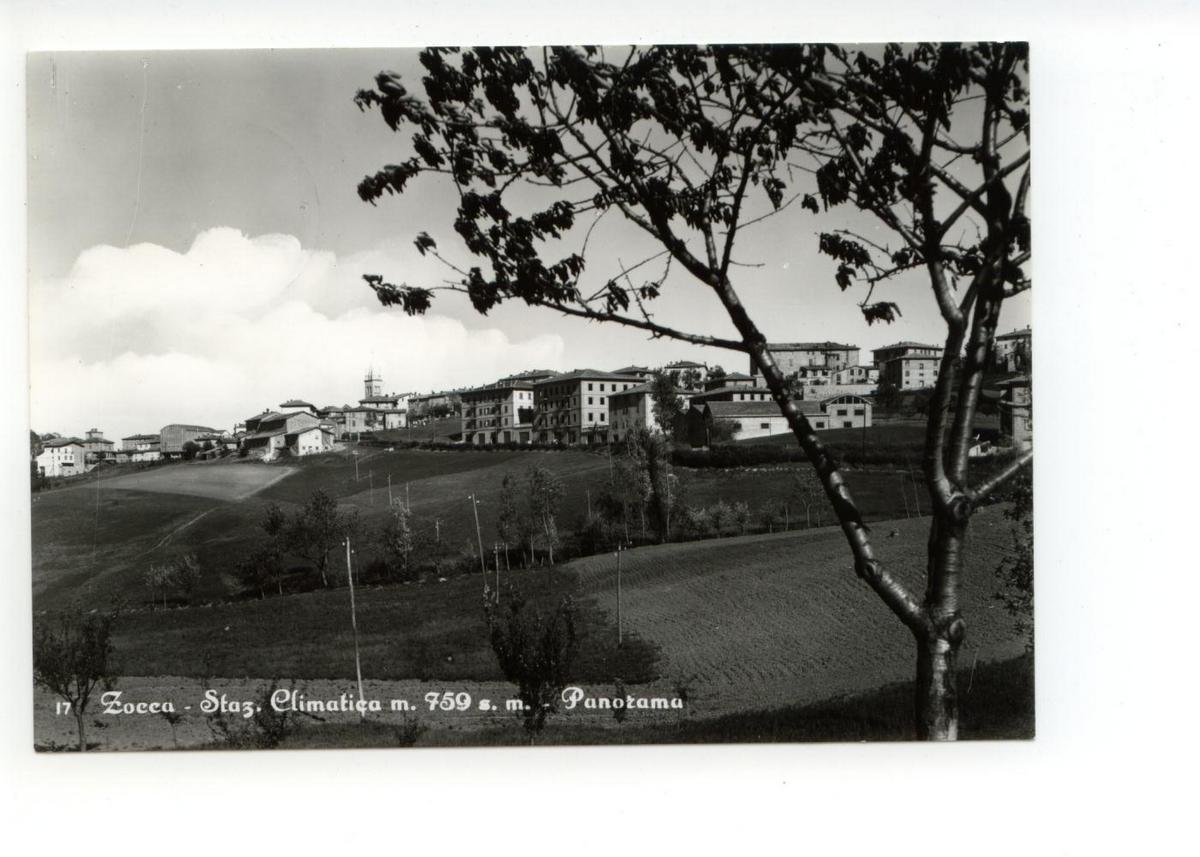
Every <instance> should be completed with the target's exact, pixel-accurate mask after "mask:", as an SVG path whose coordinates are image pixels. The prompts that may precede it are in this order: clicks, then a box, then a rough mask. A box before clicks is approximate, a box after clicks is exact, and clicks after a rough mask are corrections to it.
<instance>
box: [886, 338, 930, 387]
mask: <svg viewBox="0 0 1200 857" xmlns="http://www.w3.org/2000/svg"><path fill="white" fill-rule="evenodd" d="M871 353H872V354H873V355H874V357H875V366H876V368H878V369H879V379H878V381H879V384H880V385H881V386H887V387H891V388H892V389H895V390H924V389H927V388H929V387H932V386H933V385H934V384H935V383H937V376H938V371H939V368H940V366H941V362H942V349H941V347H940V346H937V345H926V344H925V343H922V342H897V343H895V344H894V345H887V346H884V347H883V348H876V349H875V350H874V351H872V352H871Z"/></svg>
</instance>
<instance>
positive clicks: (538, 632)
mask: <svg viewBox="0 0 1200 857" xmlns="http://www.w3.org/2000/svg"><path fill="white" fill-rule="evenodd" d="M484 609H485V611H486V614H487V621H488V631H489V634H490V637H491V643H492V651H493V652H495V654H496V660H497V662H498V663H499V665H500V670H501V672H503V673H504V677H505V678H506V679H508V680H509V681H511V682H512V683H513V684H515V685H516V686H517V698H518V699H520V700H521V703H522V710H521V711H520V716H521V719H522V721H523V723H524V725H525V732H526V734H527V735H528V736H529V743H530V744H532V743H533V742H534V739H535V738H536V736H537V733H538V732H540V731H541V730H542V727H543V726H544V725H545V724H546V718H547V717H548V716H549V715H550V714H553V713H554V712H555V711H557V710H558V702H559V699H560V696H561V694H562V690H563V688H564V687H565V686H566V684H567V682H568V681H569V680H570V672H571V666H572V663H573V662H574V660H575V655H576V653H577V649H578V645H577V643H578V641H577V638H576V633H575V611H574V605H573V604H572V603H571V601H570V599H564V600H563V601H561V602H560V603H559V604H558V606H557V607H554V608H553V609H550V608H541V607H538V606H537V605H536V604H533V603H532V602H530V601H529V600H527V599H526V598H525V597H523V596H522V595H520V594H519V593H514V594H513V596H512V597H511V598H509V599H508V600H506V601H505V602H504V604H503V605H501V604H498V603H497V602H496V601H495V600H494V599H491V598H486V599H484Z"/></svg>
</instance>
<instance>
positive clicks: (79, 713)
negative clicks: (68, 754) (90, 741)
mask: <svg viewBox="0 0 1200 857" xmlns="http://www.w3.org/2000/svg"><path fill="white" fill-rule="evenodd" d="M72 707H73V708H74V709H75V728H76V729H78V730H79V752H80V753H86V752H87V730H86V729H85V728H84V725H83V709H81V708H80V707H79V706H78V705H75V706H72Z"/></svg>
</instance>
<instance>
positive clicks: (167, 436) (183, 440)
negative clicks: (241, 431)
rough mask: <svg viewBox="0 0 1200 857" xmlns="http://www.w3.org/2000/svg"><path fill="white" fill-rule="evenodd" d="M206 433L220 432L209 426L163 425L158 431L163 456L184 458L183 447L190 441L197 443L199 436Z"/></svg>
mask: <svg viewBox="0 0 1200 857" xmlns="http://www.w3.org/2000/svg"><path fill="white" fill-rule="evenodd" d="M206 434H209V435H211V434H219V432H217V430H216V429H214V428H209V427H208V426H193V425H186V424H183V423H172V424H171V425H167V426H163V427H162V430H161V431H159V433H158V436H159V451H160V452H161V453H162V456H163V458H182V457H183V447H184V446H185V445H186V444H188V443H196V440H197V438H199V437H201V436H203V435H206Z"/></svg>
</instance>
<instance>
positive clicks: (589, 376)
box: [537, 369, 642, 387]
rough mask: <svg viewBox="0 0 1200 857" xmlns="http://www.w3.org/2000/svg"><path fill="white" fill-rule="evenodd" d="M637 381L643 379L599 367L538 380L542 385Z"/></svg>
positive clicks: (574, 370)
mask: <svg viewBox="0 0 1200 857" xmlns="http://www.w3.org/2000/svg"><path fill="white" fill-rule="evenodd" d="M579 380H587V381H636V382H638V383H639V384H640V383H641V382H642V379H641V378H639V377H637V376H636V375H618V374H617V373H616V372H601V371H600V370H599V369H573V370H571V371H570V372H563V373H562V374H561V375H554V376H553V377H550V378H547V379H546V380H544V381H538V382H537V385H538V386H539V387H540V386H542V385H543V384H557V383H560V382H562V381H579Z"/></svg>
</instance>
